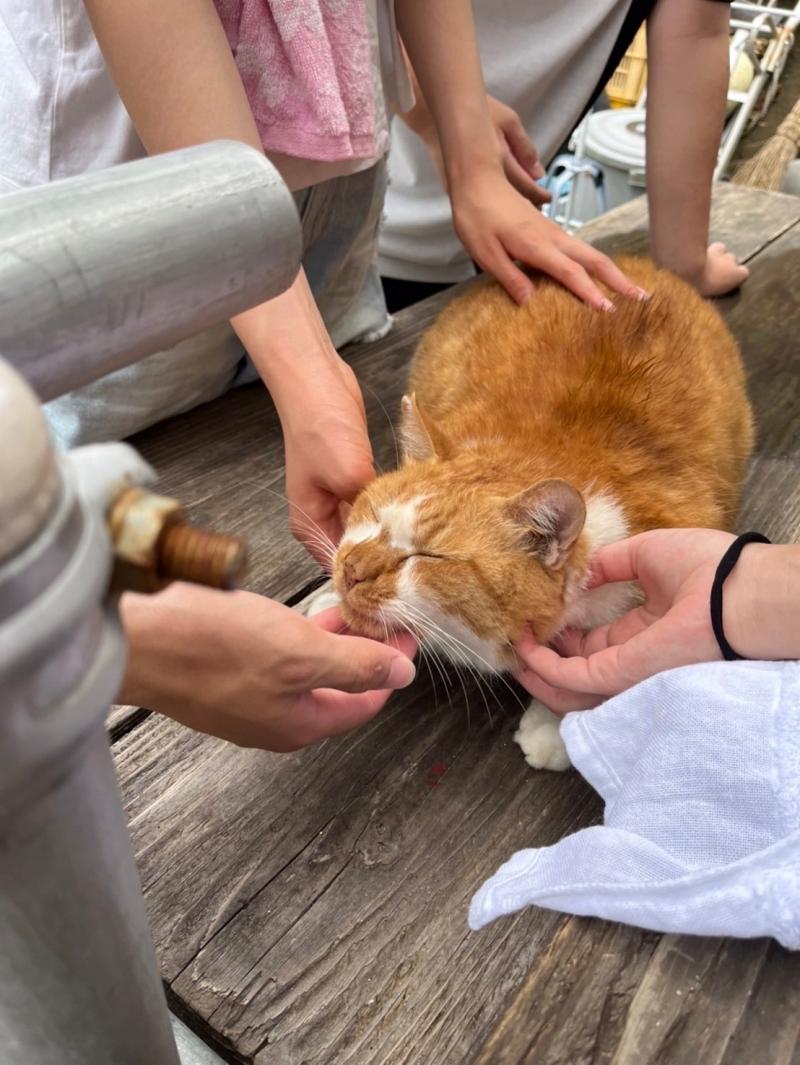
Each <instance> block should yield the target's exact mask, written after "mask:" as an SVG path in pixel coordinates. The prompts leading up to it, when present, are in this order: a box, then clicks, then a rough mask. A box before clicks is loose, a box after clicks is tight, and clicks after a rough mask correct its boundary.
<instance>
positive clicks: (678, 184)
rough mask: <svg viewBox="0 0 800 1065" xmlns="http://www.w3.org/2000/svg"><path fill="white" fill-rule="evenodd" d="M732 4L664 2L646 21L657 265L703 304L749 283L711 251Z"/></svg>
mask: <svg viewBox="0 0 800 1065" xmlns="http://www.w3.org/2000/svg"><path fill="white" fill-rule="evenodd" d="M729 17H730V12H729V8H728V5H727V4H726V3H719V2H717V0H659V2H658V3H657V4H656V6H655V8H654V10H653V12H652V14H651V15H650V17H649V19H648V21H647V129H646V141H647V196H648V201H649V206H650V236H651V243H652V249H653V255H654V257H655V259H656V261H657V262H658V263H659V264H660V265H662V266H665V267H667V268H668V269H669V270H672V271H673V272H674V273H676V274H678V275H679V276H681V277H683V278H685V279H686V280H687V281H690V282H691V283H692V284H693V285H695V286H696V287H697V289H698V290H699V291H700V292H701V293H702V294H703V295H704V296H720V295H723V294H724V293H725V292H729V291H730V290H731V289H734V288H737V287H738V286H739V285H741V284H742V282H743V281H745V280H746V279H747V277H748V270H747V267H745V266H741V265H739V264H738V263H737V261H736V258H735V256H734V255H732V254H731V253H729V252H727V250H726V249H725V246H724V245H723V244H718V243H715V244H712V245H711V246H710V247H707V245H708V227H709V215H710V211H711V185H712V178H713V174H714V168H715V166H716V161H717V152H718V150H719V143H720V138H721V136H722V127H723V123H724V121H725V102H726V94H727V88H728V80H729V77H730V70H729V57H728V52H729V39H728V32H729V31H728V24H729Z"/></svg>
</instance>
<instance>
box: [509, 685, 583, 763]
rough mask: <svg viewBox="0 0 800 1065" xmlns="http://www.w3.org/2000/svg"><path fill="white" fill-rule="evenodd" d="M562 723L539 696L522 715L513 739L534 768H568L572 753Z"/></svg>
mask: <svg viewBox="0 0 800 1065" xmlns="http://www.w3.org/2000/svg"><path fill="white" fill-rule="evenodd" d="M559 724H560V720H559V718H557V717H556V715H555V714H551V713H550V711H549V710H548V709H547V707H546V706H542V704H541V703H540V702H538V701H537V700H534V701H533V702H532V703H531V705H530V706H529V707H528V709H527V710H526V711H525V713H524V714H523V715H522V720H521V721H520V723H519V728H518V729H517V731H516V732H515V733H514V741H515V743H518V744H519V745H520V747H521V748H522V753H523V754H524V755H525V761H526V762H527V763H528V765H531V766H533V768H534V769H552V770H553V771H555V772H558V773H561V772H563V771H564V770H565V769H569V767H570V760H569V755H568V754H567V748H566V747H565V746H564V741H563V740H562V739H561V733H560V732H559Z"/></svg>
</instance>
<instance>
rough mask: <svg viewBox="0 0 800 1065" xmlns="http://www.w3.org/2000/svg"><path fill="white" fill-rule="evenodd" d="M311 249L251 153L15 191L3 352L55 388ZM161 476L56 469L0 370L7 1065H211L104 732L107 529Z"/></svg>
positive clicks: (105, 455) (105, 448)
mask: <svg viewBox="0 0 800 1065" xmlns="http://www.w3.org/2000/svg"><path fill="white" fill-rule="evenodd" d="M11 201H14V206H13V209H11V210H10V209H9V203H10V202H11ZM17 212H19V213H17ZM26 227H27V229H26ZM26 233H27V238H29V239H27V238H26ZM299 254H300V238H299V227H298V223H297V217H296V212H295V209H294V204H293V202H292V199H291V196H290V195H289V193H288V192H287V191H286V189H285V188H284V187H283V186H282V185H279V184H276V179H275V174H274V171H273V170H272V169H271V168H270V167H269V164H267V163H266V161H265V160H263V159H261V157H260V156H259V155H258V153H256V152H252V151H251V150H250V149H246V148H244V147H243V146H235V145H234V146H231V145H213V146H208V147H206V148H198V149H193V150H191V151H189V152H186V153H177V154H176V155H174V156H171V157H168V158H167V159H166V160H165V159H151V160H146V161H144V162H143V163H136V164H131V165H130V166H128V167H121V168H119V170H117V171H110V172H107V173H106V174H98V175H93V176H92V177H91V178H86V179H81V180H80V181H77V182H64V183H60V184H58V185H55V186H52V187H48V188H46V189H43V190H35V192H31V193H27V192H25V193H19V194H12V195H10V196H8V197H5V198H4V199H0V351H2V353H3V354H6V355H8V356H9V358H10V359H11V360H12V361H13V362H15V363H16V364H17V365H18V366H19V367H21V368H22V369H23V370H24V371H25V373H26V374H27V376H28V377H29V379H30V381H31V382H32V383H33V384H34V385H35V387H36V388H37V389H38V391H39V393H40V395H41V396H42V397H44V398H49V397H53V396H56V395H59V394H60V393H62V392H64V391H66V390H68V389H70V388H72V387H74V386H76V385H78V384H82V383H85V382H87V381H89V380H92V379H93V378H95V377H97V376H100V375H101V374H103V373H106V372H108V371H110V370H112V369H115V368H117V367H119V366H122V365H125V364H127V363H130V362H133V361H134V360H135V359H136V358H139V357H141V356H143V355H145V354H147V353H148V352H150V351H153V350H157V349H158V348H160V347H163V346H164V345H166V344H169V343H171V342H172V341H174V340H177V339H178V338H180V337H182V336H186V335H188V334H189V333H191V332H193V331H195V330H197V329H199V328H202V327H204V326H206V325H209V324H212V323H214V322H217V321H219V320H222V319H224V318H226V317H228V316H230V315H231V314H234V313H236V312H237V311H241V310H243V309H245V308H246V307H247V306H250V305H253V304H254V303H257V302H260V301H261V300H264V299H266V298H269V297H270V296H274V295H277V294H278V292H280V291H281V290H282V288H284V287H285V286H286V285H288V284H289V283H290V281H291V280H292V278H293V277H294V276H295V273H296V271H297V268H298V263H299ZM152 479H153V473H152V471H151V470H150V469H149V467H148V466H147V465H146V464H145V463H144V462H143V461H142V460H141V459H140V458H139V457H138V456H137V455H136V453H135V452H134V451H132V449H131V448H129V447H127V446H126V445H124V444H109V445H98V446H95V447H92V448H86V449H80V450H79V451H77V452H72V453H71V454H70V455H68V456H66V457H64V458H63V459H62V460H60V462H57V461H56V459H55V457H54V455H53V453H52V447H51V445H50V443H49V437H48V432H47V428H46V425H45V422H44V419H43V417H42V413H41V410H40V408H39V405H38V402H37V398H36V396H35V395H34V393H33V392H32V390H31V389H30V387H29V386H28V385H26V384H25V382H24V381H23V380H22V378H21V377H20V376H19V374H18V373H17V372H16V371H15V370H13V369H12V368H11V366H9V365H8V364H7V363H4V362H3V360H2V359H0V1060H2V1063H3V1065H178V1062H179V1060H181V1061H183V1062H184V1063H189V1062H193V1063H198V1065H199V1063H201V1062H202V1063H203V1065H211V1062H213V1061H214V1060H217V1059H216V1056H215V1055H214V1054H213V1052H212V1051H210V1050H209V1051H208V1052H207V1053H205V1048H202V1047H200V1046H199V1045H198V1042H197V1040H196V1039H194V1038H193V1037H192V1036H191V1034H190V1033H187V1032H185V1031H184V1030H183V1029H182V1027H181V1026H180V1025H178V1026H177V1029H176V1030H177V1031H178V1034H179V1037H180V1038H179V1042H180V1045H181V1047H182V1050H181V1055H180V1057H179V1055H178V1051H177V1050H176V1045H175V1040H174V1038H173V1030H172V1027H171V1024H170V1018H169V1014H168V1011H167V1008H166V1002H165V999H164V993H163V989H162V987H161V982H160V980H159V976H158V969H157V966H156V962H155V957H154V953H153V948H152V945H151V942H150V936H149V932H148V929H147V924H146V920H145V914H144V907H143V903H142V898H141V892H140V888H139V882H138V877H137V873H136V868H135V865H134V862H133V857H132V854H131V850H130V845H129V841H128V836H127V831H126V826H125V817H124V813H123V810H122V805H121V801H120V797H119V793H118V790H117V786H116V780H115V776H114V770H113V765H112V761H111V755H110V751H109V745H108V740H107V737H106V734H105V730H104V717H105V711H106V708H107V707H108V704H109V703H110V702H111V701H112V700H113V698H114V696H115V694H116V692H117V690H118V687H119V683H120V679H121V676H122V673H123V668H124V640H123V635H122V632H121V628H120V625H119V619H118V616H117V610H116V602H115V601H114V600H113V599H112V598H110V597H109V592H108V588H109V577H110V573H111V565H112V550H111V543H110V539H109V533H108V530H107V527H106V516H107V513H108V509H109V505H110V504H111V502H112V501H113V500H114V499H115V498H116V497H117V496H118V494H119V493H120V491H121V490H122V489H123V488H125V486H129V485H131V484H133V485H136V484H144V483H147V482H149V481H150V480H152ZM201 1050H202V1051H203V1052H202V1053H201Z"/></svg>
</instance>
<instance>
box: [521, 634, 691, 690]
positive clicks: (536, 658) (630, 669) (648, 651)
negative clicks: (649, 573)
mask: <svg viewBox="0 0 800 1065" xmlns="http://www.w3.org/2000/svg"><path fill="white" fill-rule="evenodd" d="M675 624H678V625H680V624H681V621H680V619H676V622H675ZM673 628H674V626H673ZM681 636H682V638H681V640H680V641H678V642H677V643H676V641H675V639H674V633H671V632H670V626H669V625H668V624H667V623H665V622H662V621H657V622H655V623H654V624H653V625H650V626H649V627H648V628H647V629H645V630H644V631H643V632H641V633H639V635H638V636H634V637H633V638H632V639H630V640H628V641H627V642H626V643H621V644H613V645H609V646H608V647H606V648H604V649H603V650H600V651H596V652H595V653H594V654H591V655H589V656H588V657H580V656H579V657H575V658H561V657H560V656H559V655H558V654H556V652H555V651H551V650H550V648H548V647H539V648H537V649H536V650H534V651H532V652H531V653H530V654H529V655H527V656H526V665H527V666H528V667H529V668H530V669H532V670H533V672H535V673H537V674H538V675H539V676H541V677H542V679H543V680H545V681H546V682H547V683H548V684H551V685H552V686H553V687H554V688H563V689H565V690H567V691H575V692H584V693H586V694H589V695H591V694H594V695H604V696H609V695H616V694H618V693H619V692H621V691H625V689H626V688H630V687H632V686H633V685H634V684H638V683H640V682H641V681H643V680H646V679H647V678H648V677H651V676H652V675H653V674H654V673H661V672H662V671H663V670H665V669H672V668H673V667H675V666H680V665H686V664H687V662H688V661H695V660H696V659H694V658H693V657H692V656H691V655H690V654H687V651H686V644H687V642H688V640H687V636H688V634H687V633H686V632H683V633H682V634H681ZM699 646H701V642H700V641H699V640H698V647H699Z"/></svg>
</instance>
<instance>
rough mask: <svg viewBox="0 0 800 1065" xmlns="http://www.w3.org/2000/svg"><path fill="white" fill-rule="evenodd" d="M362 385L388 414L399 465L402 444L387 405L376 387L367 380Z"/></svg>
mask: <svg viewBox="0 0 800 1065" xmlns="http://www.w3.org/2000/svg"><path fill="white" fill-rule="evenodd" d="M361 387H362V388H366V390H367V392H369V394H370V395H371V396H372V397H373V399H375V400H376V402H377V403H378V405H379V406H380V408H381V410H382V411H383V413H384V414H385V415H386V421H387V423H388V425H389V430H390V431H391V434H392V440H393V441H394V454H395V459H396V460H397V465H398V466H399V465H400V445H399V444H398V442H397V433H396V432H395V431H394V425H393V423H392V419H391V417H390V416H389V412H388V410H387V409H386V406H385V405H384V402H383V400H382V399H381V397H380V396H379V395H378V393H377V392H376V391H375V389H374V388H372V387H370V385H368V384H367V383H366V381H362V382H361ZM375 465H376V466H377V465H378V463H377V462H375ZM378 468H379V469H380V467H378ZM381 473H383V470H381Z"/></svg>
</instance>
